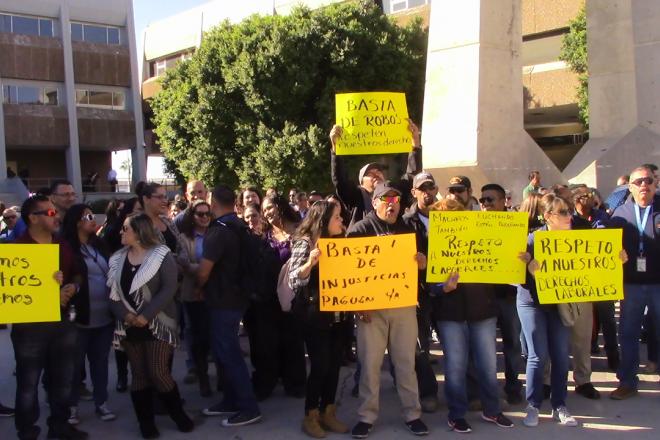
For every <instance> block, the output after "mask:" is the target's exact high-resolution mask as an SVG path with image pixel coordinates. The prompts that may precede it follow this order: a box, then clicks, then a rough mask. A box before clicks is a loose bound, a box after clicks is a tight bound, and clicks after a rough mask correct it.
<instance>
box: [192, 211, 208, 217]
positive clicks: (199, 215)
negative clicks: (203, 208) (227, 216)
mask: <svg viewBox="0 0 660 440" xmlns="http://www.w3.org/2000/svg"><path fill="white" fill-rule="evenodd" d="M195 216H197V217H200V218H204V217H211V213H210V212H208V211H207V212H200V211H195Z"/></svg>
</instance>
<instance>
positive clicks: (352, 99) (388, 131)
mask: <svg viewBox="0 0 660 440" xmlns="http://www.w3.org/2000/svg"><path fill="white" fill-rule="evenodd" d="M335 104H336V117H337V122H336V123H337V125H341V126H342V127H343V128H344V134H343V135H342V137H341V138H340V139H339V141H338V143H337V145H336V147H337V150H336V153H337V155H349V154H389V153H407V152H410V151H411V150H412V134H411V133H410V130H408V107H407V105H406V95H405V93H392V92H361V93H339V94H337V95H335Z"/></svg>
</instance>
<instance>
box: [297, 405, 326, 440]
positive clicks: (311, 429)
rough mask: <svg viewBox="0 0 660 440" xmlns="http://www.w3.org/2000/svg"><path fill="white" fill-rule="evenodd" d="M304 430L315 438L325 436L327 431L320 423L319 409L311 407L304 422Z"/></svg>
mask: <svg viewBox="0 0 660 440" xmlns="http://www.w3.org/2000/svg"><path fill="white" fill-rule="evenodd" d="M302 430H303V432H304V433H305V434H307V435H308V436H310V437H314V438H325V431H324V430H323V428H321V425H319V410H318V409H310V410H309V411H308V412H307V415H306V416H305V418H304V419H303V422H302Z"/></svg>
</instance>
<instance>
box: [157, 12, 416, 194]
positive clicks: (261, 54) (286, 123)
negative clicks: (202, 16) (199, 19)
mask: <svg viewBox="0 0 660 440" xmlns="http://www.w3.org/2000/svg"><path fill="white" fill-rule="evenodd" d="M425 57H426V33H425V31H424V30H423V29H422V27H421V24H420V22H419V21H417V22H414V23H412V24H411V25H409V26H407V27H399V26H397V25H396V24H394V23H393V22H392V21H391V19H390V18H388V17H387V16H386V15H384V14H383V13H382V11H381V10H380V9H379V8H378V7H377V6H376V5H375V3H374V2H373V1H366V0H365V1H363V2H348V3H341V4H335V5H332V6H328V7H325V8H320V9H317V10H313V11H312V10H309V9H306V8H298V9H295V10H294V11H293V12H292V13H291V14H290V15H286V16H256V15H255V16H252V17H250V18H248V19H246V20H244V21H243V22H241V23H240V24H236V25H232V24H229V23H227V22H225V23H223V24H221V25H219V26H217V27H216V28H214V29H212V30H211V31H209V32H208V33H207V34H205V36H204V40H203V42H202V45H201V47H200V48H199V49H198V50H197V51H196V52H195V54H194V55H193V56H192V58H191V59H189V60H187V61H185V62H182V63H181V64H179V66H178V67H177V68H175V69H173V70H171V71H168V72H167V75H166V76H165V78H164V80H163V82H162V86H163V87H162V90H161V91H160V92H159V93H158V94H157V95H156V96H155V98H154V100H153V103H152V108H153V111H154V123H155V126H156V128H155V133H156V134H157V136H158V138H159V141H160V145H161V149H162V151H163V153H164V155H165V157H166V159H167V164H168V166H169V167H170V168H173V167H174V168H176V170H177V171H178V172H179V173H180V175H183V176H184V177H186V178H193V177H195V178H200V179H202V180H204V181H205V182H206V183H207V184H210V185H212V184H216V183H219V182H222V183H225V184H229V185H233V186H237V185H239V184H247V183H250V184H256V185H259V186H262V187H267V186H274V187H277V188H280V189H284V188H288V187H300V188H316V189H319V190H324V189H328V188H329V187H330V180H329V172H328V169H329V153H328V149H329V142H328V137H327V134H328V132H329V130H330V128H331V127H332V124H333V123H334V114H335V108H334V102H335V99H334V96H335V93H340V92H353V91H380V90H389V91H403V92H405V93H406V95H407V98H408V107H409V113H410V115H411V117H412V118H413V119H415V120H416V121H419V120H420V119H421V112H422V105H423V93H424V74H425V72H424V71H425Z"/></svg>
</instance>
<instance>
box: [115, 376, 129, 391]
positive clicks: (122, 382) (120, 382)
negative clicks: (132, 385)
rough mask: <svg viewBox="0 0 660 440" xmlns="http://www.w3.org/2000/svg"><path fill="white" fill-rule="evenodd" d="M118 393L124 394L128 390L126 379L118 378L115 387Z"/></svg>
mask: <svg viewBox="0 0 660 440" xmlns="http://www.w3.org/2000/svg"><path fill="white" fill-rule="evenodd" d="M115 389H116V390H117V392H118V393H125V392H126V390H128V378H127V377H125V376H124V377H118V378H117V386H116V387H115Z"/></svg>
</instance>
